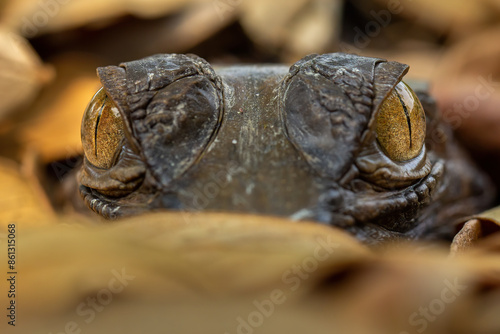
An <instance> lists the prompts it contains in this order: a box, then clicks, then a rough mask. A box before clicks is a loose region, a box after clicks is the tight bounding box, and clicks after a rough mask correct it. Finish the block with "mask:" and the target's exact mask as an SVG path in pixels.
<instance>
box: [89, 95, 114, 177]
mask: <svg viewBox="0 0 500 334" xmlns="http://www.w3.org/2000/svg"><path fill="white" fill-rule="evenodd" d="M123 138H124V123H123V119H122V117H121V115H120V111H119V110H118V107H117V106H116V105H115V103H114V102H113V101H112V100H111V99H110V98H109V97H108V96H107V94H106V91H105V90H104V89H103V88H101V89H100V90H99V91H98V92H97V93H96V94H95V95H94V97H93V98H92V100H91V101H90V103H89V105H88V107H87V110H85V113H84V115H83V121H82V145H83V151H84V153H85V156H86V157H87V160H88V161H89V162H90V163H91V164H92V165H94V166H96V167H99V168H103V169H109V168H111V167H112V166H113V165H114V163H115V160H116V157H117V155H118V153H119V152H120V144H121V142H122V140H123Z"/></svg>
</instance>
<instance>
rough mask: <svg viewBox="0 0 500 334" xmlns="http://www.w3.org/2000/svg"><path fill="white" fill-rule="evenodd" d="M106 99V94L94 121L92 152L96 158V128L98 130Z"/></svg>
mask: <svg viewBox="0 0 500 334" xmlns="http://www.w3.org/2000/svg"><path fill="white" fill-rule="evenodd" d="M107 99H108V97H107V96H106V97H105V98H104V100H103V101H102V106H101V108H100V109H99V114H98V115H97V121H96V123H95V134H94V146H95V151H94V154H95V156H96V158H97V133H98V130H99V122H100V121H101V116H102V111H103V110H104V107H105V106H106V101H107Z"/></svg>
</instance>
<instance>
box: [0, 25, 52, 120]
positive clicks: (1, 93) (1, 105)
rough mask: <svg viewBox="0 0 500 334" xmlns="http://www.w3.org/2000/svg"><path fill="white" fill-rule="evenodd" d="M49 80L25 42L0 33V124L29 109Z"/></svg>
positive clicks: (4, 31)
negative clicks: (9, 116)
mask: <svg viewBox="0 0 500 334" xmlns="http://www.w3.org/2000/svg"><path fill="white" fill-rule="evenodd" d="M51 76H52V72H51V70H50V69H49V68H47V67H44V66H43V64H42V62H41V60H40V59H39V58H38V56H37V55H36V53H35V52H34V51H33V49H32V48H31V47H30V45H29V44H28V42H27V41H26V40H24V39H23V38H22V37H20V36H18V35H16V34H14V33H12V32H9V31H7V30H5V29H0V121H2V120H3V119H5V118H6V116H7V115H9V114H10V113H12V112H13V111H15V110H18V109H19V108H21V107H23V106H27V105H29V104H30V103H31V102H32V101H33V100H34V98H35V97H36V94H37V93H38V91H39V90H40V88H41V87H42V86H43V84H44V83H46V82H47V81H49V79H50V78H51Z"/></svg>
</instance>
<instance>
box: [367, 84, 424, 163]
mask: <svg viewBox="0 0 500 334" xmlns="http://www.w3.org/2000/svg"><path fill="white" fill-rule="evenodd" d="M376 132H377V140H378V142H379V144H380V146H381V147H382V149H383V151H384V153H385V154H386V155H387V156H388V157H389V158H391V159H392V160H393V161H396V162H402V161H407V160H411V159H414V158H415V157H417V156H418V155H419V153H420V151H421V150H422V147H423V146H424V141H425V113H424V108H423V107H422V105H421V104H420V101H419V100H418V98H417V96H416V95H415V93H414V92H413V90H412V89H411V88H410V87H408V85H407V84H405V83H404V82H402V81H401V82H399V83H398V84H397V85H396V87H395V88H394V89H393V90H392V92H391V94H390V95H389V96H388V97H387V98H386V99H385V100H384V102H383V103H382V105H381V107H380V110H379V113H378V115H377V125H376Z"/></svg>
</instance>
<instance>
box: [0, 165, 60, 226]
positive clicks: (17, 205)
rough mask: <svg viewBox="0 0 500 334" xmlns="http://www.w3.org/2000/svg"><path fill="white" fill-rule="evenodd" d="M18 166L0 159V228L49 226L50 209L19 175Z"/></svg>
mask: <svg viewBox="0 0 500 334" xmlns="http://www.w3.org/2000/svg"><path fill="white" fill-rule="evenodd" d="M19 170H20V168H19V166H18V165H17V164H16V163H14V162H11V161H9V160H6V159H3V158H0V184H1V187H0V227H1V228H2V229H3V231H2V233H5V231H6V230H5V228H6V226H7V225H8V224H10V223H17V224H18V226H19V228H21V229H23V230H24V229H25V228H28V227H30V226H36V227H40V226H45V225H50V224H51V222H52V221H53V220H54V213H53V212H52V209H51V208H50V207H49V206H48V205H47V204H46V203H44V202H43V201H42V200H41V198H40V195H41V194H40V191H39V189H36V188H35V187H33V185H32V184H31V183H30V182H29V179H28V178H27V177H25V176H24V175H22V174H21V173H20V171H19Z"/></svg>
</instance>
